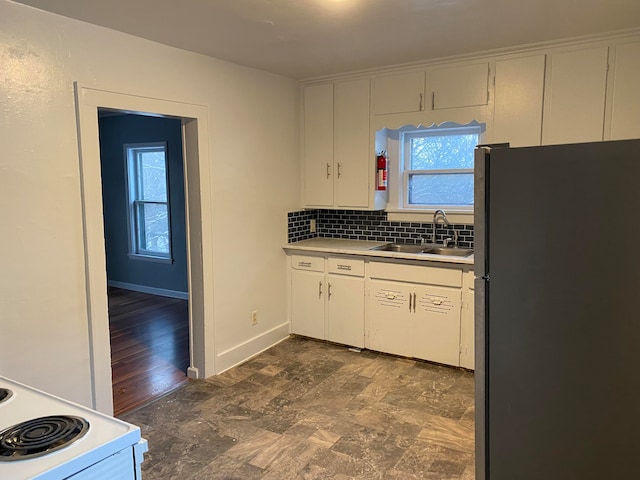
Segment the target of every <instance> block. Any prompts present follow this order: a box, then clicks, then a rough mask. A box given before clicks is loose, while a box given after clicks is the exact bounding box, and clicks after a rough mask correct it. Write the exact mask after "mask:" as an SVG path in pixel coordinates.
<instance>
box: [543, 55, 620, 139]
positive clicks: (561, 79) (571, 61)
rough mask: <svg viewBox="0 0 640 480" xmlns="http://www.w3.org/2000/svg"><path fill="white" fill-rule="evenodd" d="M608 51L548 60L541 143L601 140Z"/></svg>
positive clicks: (556, 57) (553, 57)
mask: <svg viewBox="0 0 640 480" xmlns="http://www.w3.org/2000/svg"><path fill="white" fill-rule="evenodd" d="M607 58H608V48H607V47H599V48H591V49H586V50H575V51H569V52H560V53H553V54H552V55H551V56H550V60H549V72H548V76H547V87H546V89H545V106H544V115H543V125H542V143H543V144H545V145H549V144H557V143H574V142H596V141H601V140H602V137H603V128H604V106H605V90H606V85H607Z"/></svg>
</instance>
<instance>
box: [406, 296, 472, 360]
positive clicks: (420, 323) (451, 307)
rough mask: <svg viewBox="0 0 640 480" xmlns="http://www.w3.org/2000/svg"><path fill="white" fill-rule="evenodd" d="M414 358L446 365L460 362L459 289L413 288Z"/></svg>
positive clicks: (412, 336)
mask: <svg viewBox="0 0 640 480" xmlns="http://www.w3.org/2000/svg"><path fill="white" fill-rule="evenodd" d="M414 290H415V297H414V302H415V304H414V315H413V321H412V333H411V336H410V337H409V338H411V341H412V343H413V349H414V354H413V356H414V357H417V358H422V359H424V360H431V361H433V362H438V363H444V364H446V365H456V366H457V365H459V364H460V312H461V308H460V307H461V295H462V294H461V292H460V289H454V288H442V287H432V286H416V287H414Z"/></svg>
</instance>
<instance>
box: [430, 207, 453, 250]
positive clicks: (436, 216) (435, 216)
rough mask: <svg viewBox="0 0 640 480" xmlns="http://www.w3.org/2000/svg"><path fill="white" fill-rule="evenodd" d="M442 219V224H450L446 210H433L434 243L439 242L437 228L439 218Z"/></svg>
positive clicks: (446, 225)
mask: <svg viewBox="0 0 640 480" xmlns="http://www.w3.org/2000/svg"><path fill="white" fill-rule="evenodd" d="M440 218H441V219H442V224H443V225H444V226H445V227H448V226H449V220H447V214H446V213H445V212H444V210H441V209H438V210H436V211H435V212H433V236H432V237H431V238H432V240H433V242H432V243H438V242H437V240H436V228H437V227H438V219H440Z"/></svg>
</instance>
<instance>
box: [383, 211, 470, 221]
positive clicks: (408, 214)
mask: <svg viewBox="0 0 640 480" xmlns="http://www.w3.org/2000/svg"><path fill="white" fill-rule="evenodd" d="M434 212H435V209H425V210H408V209H407V210H398V209H387V219H388V220H389V221H390V222H421V223H431V222H432V221H433V213H434ZM445 212H446V214H447V220H448V221H449V223H453V224H465V225H471V224H473V212H467V211H455V210H447V209H445Z"/></svg>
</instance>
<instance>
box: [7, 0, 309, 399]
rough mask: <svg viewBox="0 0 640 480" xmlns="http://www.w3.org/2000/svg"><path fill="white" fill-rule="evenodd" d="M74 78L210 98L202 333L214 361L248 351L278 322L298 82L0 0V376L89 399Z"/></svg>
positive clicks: (292, 196)
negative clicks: (209, 280)
mask: <svg viewBox="0 0 640 480" xmlns="http://www.w3.org/2000/svg"><path fill="white" fill-rule="evenodd" d="M74 81H78V82H79V83H80V84H81V85H83V86H86V87H95V88H99V89H103V90H109V91H116V92H123V93H129V94H135V95H142V96H148V97H154V98H159V99H169V100H175V101H181V102H188V103H195V104H200V105H206V106H208V108H209V135H210V138H209V145H210V152H211V153H210V157H211V185H212V209H211V211H212V214H213V223H212V225H213V245H203V248H204V249H213V269H214V279H213V288H212V291H210V292H206V294H207V295H210V296H212V297H213V299H214V318H215V328H214V326H213V325H207V335H212V336H215V349H216V352H218V356H219V358H220V362H217V363H216V370H221V369H224V368H228V367H229V366H230V365H232V364H233V363H235V362H237V361H239V360H241V359H242V358H244V357H246V356H247V355H250V354H252V353H255V350H256V349H259V348H262V347H261V346H262V344H263V343H264V342H262V343H261V342H260V341H255V339H259V338H261V337H264V336H265V334H266V333H267V332H270V331H277V332H280V331H282V328H278V327H282V325H283V323H284V322H285V321H286V293H285V289H284V286H285V281H286V280H285V279H286V270H285V268H286V262H285V257H284V253H283V252H282V250H281V248H280V247H281V245H282V244H283V243H285V242H286V212H287V211H288V210H292V209H295V208H298V207H299V191H300V190H299V188H300V187H299V171H298V168H299V167H298V156H297V152H298V149H297V136H298V133H297V125H298V123H297V118H296V115H297V83H296V82H295V81H293V80H290V79H286V78H283V77H279V76H276V75H272V74H268V73H264V72H260V71H257V70H254V69H249V68H245V67H241V66H237V65H234V64H231V63H228V62H223V61H219V60H214V59H211V58H208V57H204V56H201V55H196V54H192V53H189V52H185V51H182V50H177V49H174V48H170V47H166V46H163V45H160V44H156V43H153V42H149V41H146V40H142V39H138V38H136V37H132V36H129V35H125V34H121V33H118V32H115V31H111V30H107V29H104V28H100V27H96V26H93V25H89V24H85V23H82V22H78V21H75V20H70V19H66V18H64V17H59V16H57V15H53V14H49V13H45V12H40V11H38V10H35V9H31V8H29V7H25V6H22V5H17V4H13V3H10V2H8V1H6V0H0V105H1V106H2V117H1V120H0V122H1V123H0V146H1V147H2V153H1V154H0V225H1V227H0V228H1V230H0V231H1V235H0V375H4V376H8V377H12V378H14V379H16V380H19V381H23V382H25V383H28V384H31V385H34V386H36V387H39V388H42V389H44V390H47V391H49V392H52V393H55V394H58V395H61V396H63V397H66V398H69V399H72V400H75V401H78V402H80V403H83V404H86V405H89V404H90V403H91V386H90V372H89V361H90V358H89V339H88V335H89V333H88V321H87V305H86V301H85V298H86V297H85V295H86V293H85V258H84V244H83V230H82V229H83V223H82V202H81V191H80V173H79V157H78V144H77V134H76V118H75V110H74V108H75V105H74V94H73V82H74ZM89 214H90V212H89ZM256 309H257V310H258V311H259V324H258V326H254V327H252V326H251V325H250V312H251V310H256ZM265 338H266V337H265ZM269 338H272V336H271V337H269ZM225 352H226V353H225Z"/></svg>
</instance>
